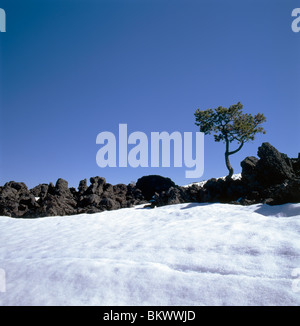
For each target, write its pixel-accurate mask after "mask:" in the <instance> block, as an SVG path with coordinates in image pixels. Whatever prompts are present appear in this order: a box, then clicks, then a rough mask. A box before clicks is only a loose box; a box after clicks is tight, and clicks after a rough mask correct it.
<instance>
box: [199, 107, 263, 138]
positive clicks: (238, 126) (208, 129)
mask: <svg viewBox="0 0 300 326" xmlns="http://www.w3.org/2000/svg"><path fill="white" fill-rule="evenodd" d="M242 109H243V105H242V104H241V103H240V102H238V103H237V104H235V105H231V106H230V107H229V108H224V107H222V106H219V107H218V108H216V109H208V110H204V111H202V110H199V109H197V110H196V112H195V117H196V125H197V126H199V127H200V131H201V132H203V133H204V134H206V135H207V134H211V133H215V135H214V137H215V141H216V142H219V141H224V142H227V141H228V142H229V143H231V142H232V141H234V140H236V141H237V142H238V143H245V142H247V141H249V140H254V137H255V134H257V133H264V134H265V130H264V129H263V128H262V127H261V126H260V124H261V123H263V122H265V121H266V118H265V116H264V115H263V114H261V113H258V114H256V115H255V116H254V117H253V116H252V115H251V114H248V113H243V112H242Z"/></svg>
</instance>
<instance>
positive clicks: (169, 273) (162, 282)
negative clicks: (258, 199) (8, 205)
mask: <svg viewBox="0 0 300 326" xmlns="http://www.w3.org/2000/svg"><path fill="white" fill-rule="evenodd" d="M299 235H300V204H286V205H281V206H274V207H271V206H268V205H252V206H245V207H244V206H239V205H229V204H180V205H171V206H165V207H160V208H155V209H143V207H142V206H138V207H135V208H129V209H127V208H126V209H121V210H116V211H110V212H102V213H97V214H92V215H88V214H81V215H75V216H63V217H60V216H57V217H46V218H39V219H12V218H9V217H0V268H2V269H4V270H5V274H6V291H5V292H2V293H1V292H0V305H197V306H199V305H299V304H300V289H299V292H297V291H293V289H292V283H293V281H294V278H293V277H292V271H293V270H294V269H295V268H299V267H300V241H299V239H300V238H299Z"/></svg>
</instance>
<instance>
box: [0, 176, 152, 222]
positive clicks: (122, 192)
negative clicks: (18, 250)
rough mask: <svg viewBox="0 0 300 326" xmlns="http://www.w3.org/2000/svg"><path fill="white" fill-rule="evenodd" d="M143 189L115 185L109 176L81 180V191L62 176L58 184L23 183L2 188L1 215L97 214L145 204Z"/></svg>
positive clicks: (10, 184) (11, 183)
mask: <svg viewBox="0 0 300 326" xmlns="http://www.w3.org/2000/svg"><path fill="white" fill-rule="evenodd" d="M145 202H146V201H145V199H144V197H143V195H142V192H141V190H139V189H137V188H136V187H134V186H132V185H128V186H127V185H125V184H117V185H114V186H113V185H111V184H109V183H107V182H106V180H105V178H101V177H92V178H90V185H89V186H88V185H87V180H86V179H84V180H81V181H80V182H79V186H78V190H76V189H75V188H69V186H68V182H67V181H66V180H64V179H61V178H60V179H58V180H57V182H56V184H55V186H54V185H53V184H52V183H50V184H40V185H38V186H36V187H34V188H32V189H30V190H29V189H28V188H27V186H26V185H25V184H24V183H22V182H14V181H11V182H8V183H6V184H5V185H4V186H3V187H0V215H4V216H11V217H22V218H34V217H43V216H56V215H74V214H80V213H96V212H101V211H105V210H115V209H119V208H125V207H132V206H133V205H137V204H140V203H145Z"/></svg>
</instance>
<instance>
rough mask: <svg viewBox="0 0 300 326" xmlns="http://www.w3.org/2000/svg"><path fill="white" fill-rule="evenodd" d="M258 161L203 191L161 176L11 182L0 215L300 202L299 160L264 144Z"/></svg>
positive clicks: (1, 190)
mask: <svg viewBox="0 0 300 326" xmlns="http://www.w3.org/2000/svg"><path fill="white" fill-rule="evenodd" d="M258 156H259V158H256V157H254V156H249V157H246V158H245V159H244V160H243V161H242V162H241V167H242V173H241V174H242V178H241V180H232V179H227V178H226V179H222V178H219V179H214V178H213V179H210V180H208V181H207V182H206V183H205V184H204V185H203V186H199V185H195V184H194V185H192V186H189V187H179V186H176V185H175V183H174V182H173V181H172V180H171V179H169V178H165V177H162V176H159V175H148V176H144V177H141V178H140V179H138V181H137V183H136V185H133V184H130V185H125V184H116V185H111V184H109V183H107V182H106V180H105V178H101V177H98V176H96V177H92V178H90V185H88V184H87V180H86V179H84V180H81V181H80V182H79V186H78V189H75V188H69V186H68V182H67V181H66V180H64V179H61V178H60V179H58V180H57V182H56V184H55V186H54V185H53V184H52V183H49V184H40V185H38V186H36V187H34V188H32V189H30V190H29V189H28V188H27V186H26V185H25V184H24V183H23V182H15V181H10V182H7V183H6V184H5V185H4V186H1V187H0V215H5V216H11V217H19V218H20V217H22V218H33V217H42V216H53V215H73V214H79V213H88V214H90V213H96V212H102V211H105V210H115V209H120V208H125V207H132V206H133V205H138V204H142V203H145V202H146V200H150V199H151V198H152V197H153V196H154V197H153V201H152V204H151V207H154V206H163V205H171V204H179V203H190V202H222V203H234V204H242V205H251V204H255V203H267V204H269V205H280V204H285V203H299V202H300V155H299V156H298V158H289V157H288V156H287V155H286V154H283V153H280V152H279V151H278V150H277V149H276V148H275V147H273V146H272V145H271V144H269V143H263V144H262V145H261V146H260V147H259V149H258Z"/></svg>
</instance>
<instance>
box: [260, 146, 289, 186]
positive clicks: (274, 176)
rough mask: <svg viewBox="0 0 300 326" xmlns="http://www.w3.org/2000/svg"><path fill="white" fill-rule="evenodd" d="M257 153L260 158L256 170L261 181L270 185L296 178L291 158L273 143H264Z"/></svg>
mask: <svg viewBox="0 0 300 326" xmlns="http://www.w3.org/2000/svg"><path fill="white" fill-rule="evenodd" d="M257 155H258V156H259V158H260V160H259V161H258V162H257V165H256V170H255V172H256V173H257V179H258V180H259V181H260V183H263V184H265V185H266V186H268V185H274V184H280V183H282V182H283V181H284V180H286V179H288V180H292V179H293V178H295V173H294V171H293V167H292V163H291V160H290V159H289V158H288V157H287V155H285V154H282V153H280V152H279V151H278V150H277V149H276V148H275V147H273V146H272V145H271V144H269V143H263V144H262V145H261V146H260V147H259V148H258V152H257Z"/></svg>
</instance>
